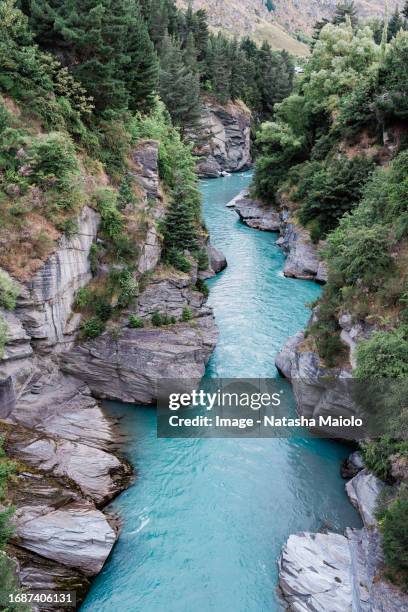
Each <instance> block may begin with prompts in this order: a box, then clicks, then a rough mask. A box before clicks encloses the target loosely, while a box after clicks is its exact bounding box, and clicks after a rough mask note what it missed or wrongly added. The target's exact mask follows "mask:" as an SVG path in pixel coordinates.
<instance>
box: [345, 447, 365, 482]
mask: <svg viewBox="0 0 408 612" xmlns="http://www.w3.org/2000/svg"><path fill="white" fill-rule="evenodd" d="M364 467H365V466H364V460H363V457H362V455H361V453H360V452H359V451H355V452H354V453H351V455H349V456H348V457H347V459H345V460H344V461H343V463H342V465H341V469H340V473H341V477H342V478H347V479H348V478H354V476H357V474H358V473H359V472H361V470H363V469H364Z"/></svg>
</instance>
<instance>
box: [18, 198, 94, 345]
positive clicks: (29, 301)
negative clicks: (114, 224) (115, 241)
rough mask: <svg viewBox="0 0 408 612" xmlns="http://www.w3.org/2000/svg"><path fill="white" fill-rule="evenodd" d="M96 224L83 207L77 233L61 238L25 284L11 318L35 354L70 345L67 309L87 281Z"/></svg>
mask: <svg viewBox="0 0 408 612" xmlns="http://www.w3.org/2000/svg"><path fill="white" fill-rule="evenodd" d="M99 220H100V217H99V215H98V213H96V212H95V211H94V210H92V209H91V208H89V207H88V206H84V208H83V209H82V211H81V213H80V215H79V218H78V227H79V228H80V229H79V233H78V234H76V235H75V236H73V237H72V238H67V237H66V236H63V237H62V238H61V239H60V242H59V245H58V248H57V250H56V251H55V253H53V254H52V255H50V257H49V258H48V260H47V261H46V262H45V264H44V266H43V267H42V268H41V269H40V270H38V272H37V273H36V274H35V275H34V276H33V277H32V279H31V280H30V281H28V282H27V283H25V288H24V291H23V292H22V294H21V295H20V297H19V299H18V302H17V310H16V313H15V314H16V316H17V317H18V319H19V320H20V321H21V323H22V325H23V327H24V329H25V331H26V332H27V334H28V335H29V336H30V338H31V340H32V343H33V344H34V346H35V348H36V350H37V351H40V350H42V351H48V350H50V349H52V348H57V349H58V348H60V349H61V350H62V349H66V348H67V347H69V346H70V345H72V342H73V340H74V338H75V332H73V330H72V329H71V328H70V327H69V325H68V323H69V320H70V317H71V309H72V305H73V302H74V298H75V294H76V293H77V291H78V289H80V288H81V287H83V286H84V285H86V284H87V283H88V282H89V280H90V279H91V271H90V262H89V251H90V248H91V245H92V243H93V241H94V240H95V238H96V234H97V231H98V226H99ZM75 331H76V330H75Z"/></svg>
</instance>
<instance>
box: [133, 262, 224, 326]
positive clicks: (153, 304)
mask: <svg viewBox="0 0 408 612" xmlns="http://www.w3.org/2000/svg"><path fill="white" fill-rule="evenodd" d="M196 281H197V273H196V270H193V271H192V273H191V274H182V273H176V272H174V273H173V272H168V271H166V272H165V274H162V273H161V272H160V271H158V272H157V273H154V274H153V275H152V277H151V278H150V279H149V281H148V283H147V285H146V288H145V289H144V290H143V291H142V293H141V294H140V296H139V299H138V304H137V314H138V316H140V317H141V318H142V319H150V318H151V316H152V315H153V313H154V312H159V313H161V314H167V315H169V316H174V317H176V319H177V320H179V319H180V318H181V316H182V314H183V309H184V308H186V307H188V308H189V309H190V310H191V313H192V315H193V317H200V316H204V315H211V314H212V310H211V308H209V307H208V306H205V301H206V298H205V297H204V296H203V294H202V293H200V292H199V291H196V290H195V289H194V285H195V283H196Z"/></svg>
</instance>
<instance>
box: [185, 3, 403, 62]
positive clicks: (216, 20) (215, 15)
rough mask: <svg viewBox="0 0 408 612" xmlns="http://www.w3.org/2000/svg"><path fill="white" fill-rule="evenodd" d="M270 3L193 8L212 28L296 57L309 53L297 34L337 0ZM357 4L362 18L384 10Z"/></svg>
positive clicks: (329, 12)
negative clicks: (247, 37)
mask: <svg viewBox="0 0 408 612" xmlns="http://www.w3.org/2000/svg"><path fill="white" fill-rule="evenodd" d="M177 4H178V5H179V6H180V7H183V8H186V6H187V4H188V0H177ZM273 4H274V6H275V10H274V11H273V12H269V11H268V10H267V8H266V7H265V6H264V4H263V2H262V0H240V2H239V3H237V2H234V1H233V0H193V8H194V9H195V10H197V9H199V8H203V9H206V10H207V13H208V17H209V21H210V24H211V26H212V27H213V28H214V29H215V30H223V31H224V32H228V33H230V34H238V35H240V36H245V35H250V36H251V37H252V38H254V39H255V40H258V41H262V40H267V41H268V42H269V43H270V44H271V45H272V47H273V48H274V49H286V50H287V51H289V52H290V53H293V54H295V55H298V56H306V55H308V54H309V50H308V47H307V45H306V44H304V43H303V42H300V41H299V40H297V38H296V36H297V34H299V33H300V34H302V33H303V34H306V35H308V34H310V33H311V32H312V30H313V26H314V24H315V23H316V21H318V20H319V19H322V18H323V17H326V18H330V17H332V15H333V12H334V9H335V7H336V4H337V0H273ZM400 4H402V2H401V3H400ZM356 6H357V7H358V9H359V14H360V15H361V16H362V17H382V16H383V14H384V10H385V8H384V7H385V3H384V2H382V0H356ZM396 6H398V0H389V11H390V12H391V11H393V10H394V9H395V7H396Z"/></svg>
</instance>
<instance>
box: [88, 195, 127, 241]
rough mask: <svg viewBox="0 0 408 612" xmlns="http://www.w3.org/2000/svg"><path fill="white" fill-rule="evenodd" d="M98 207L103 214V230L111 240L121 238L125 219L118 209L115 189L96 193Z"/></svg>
mask: <svg viewBox="0 0 408 612" xmlns="http://www.w3.org/2000/svg"><path fill="white" fill-rule="evenodd" d="M95 201H96V207H97V209H98V211H99V212H100V214H101V217H102V221H101V230H102V232H103V234H104V235H105V236H106V237H107V238H108V239H110V240H112V241H115V240H116V239H118V238H120V237H121V235H122V233H123V229H124V218H123V215H122V213H121V212H120V211H119V210H118V209H117V193H116V191H115V190H114V189H109V188H105V189H98V190H97V191H96V192H95Z"/></svg>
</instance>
